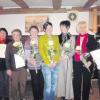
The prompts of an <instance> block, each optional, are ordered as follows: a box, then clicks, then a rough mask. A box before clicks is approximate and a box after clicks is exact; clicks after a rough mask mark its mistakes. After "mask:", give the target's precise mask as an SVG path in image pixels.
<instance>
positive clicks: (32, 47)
mask: <svg viewBox="0 0 100 100" xmlns="http://www.w3.org/2000/svg"><path fill="white" fill-rule="evenodd" d="M35 44H36V43H35V41H34V40H31V42H30V46H31V58H32V59H36V54H37V52H35V50H34V45H35ZM35 71H36V73H38V72H37V68H36V66H35Z"/></svg>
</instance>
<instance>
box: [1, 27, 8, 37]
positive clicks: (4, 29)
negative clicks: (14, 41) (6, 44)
mask: <svg viewBox="0 0 100 100" xmlns="http://www.w3.org/2000/svg"><path fill="white" fill-rule="evenodd" d="M1 31H4V32H5V33H6V36H8V31H7V30H6V28H0V32H1Z"/></svg>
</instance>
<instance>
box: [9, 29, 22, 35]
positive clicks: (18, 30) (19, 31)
mask: <svg viewBox="0 0 100 100" xmlns="http://www.w3.org/2000/svg"><path fill="white" fill-rule="evenodd" d="M14 32H18V33H19V34H20V35H21V36H22V31H21V30H20V29H14V30H13V31H12V32H11V33H12V34H13V33H14Z"/></svg>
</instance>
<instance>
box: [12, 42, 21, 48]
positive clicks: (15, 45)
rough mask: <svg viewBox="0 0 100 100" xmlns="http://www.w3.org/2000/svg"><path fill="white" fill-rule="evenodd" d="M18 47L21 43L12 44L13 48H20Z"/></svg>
mask: <svg viewBox="0 0 100 100" xmlns="http://www.w3.org/2000/svg"><path fill="white" fill-rule="evenodd" d="M20 45H21V42H14V43H13V46H14V47H18V46H20Z"/></svg>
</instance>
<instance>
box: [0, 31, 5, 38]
mask: <svg viewBox="0 0 100 100" xmlns="http://www.w3.org/2000/svg"><path fill="white" fill-rule="evenodd" d="M0 39H1V40H5V39H6V32H5V31H3V30H2V31H0Z"/></svg>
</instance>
